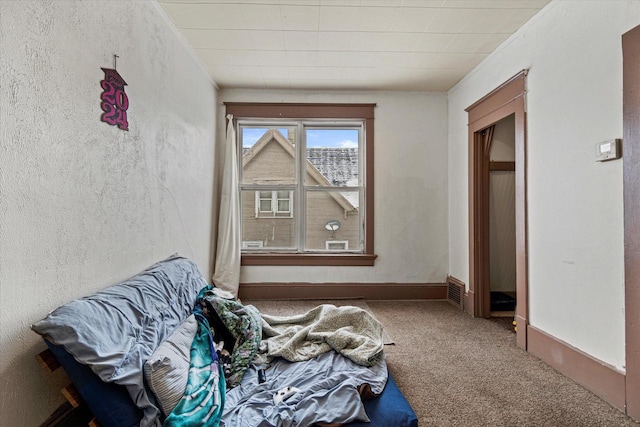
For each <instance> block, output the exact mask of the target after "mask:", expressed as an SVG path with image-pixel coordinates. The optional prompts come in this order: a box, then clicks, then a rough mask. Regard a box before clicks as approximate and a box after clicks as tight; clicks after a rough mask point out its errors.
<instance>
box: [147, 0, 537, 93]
mask: <svg viewBox="0 0 640 427" xmlns="http://www.w3.org/2000/svg"><path fill="white" fill-rule="evenodd" d="M158 1H159V3H160V5H161V6H162V8H163V9H164V10H165V11H166V12H167V14H168V16H169V18H170V19H171V20H172V21H173V23H174V24H175V26H176V27H177V28H178V29H179V30H180V31H182V32H183V34H184V35H185V37H186V38H187V40H188V41H189V43H190V44H191V46H192V47H193V48H194V50H195V51H196V52H197V54H198V55H200V57H201V58H202V61H203V62H204V64H205V65H206V66H207V68H208V69H209V72H210V73H211V76H212V77H213V79H214V80H215V81H216V83H217V84H218V85H219V86H220V87H222V88H229V87H233V88H273V89H327V90H328V89H369V90H428V91H446V90H448V89H450V88H451V87H452V86H453V85H454V84H455V83H457V82H458V81H459V80H460V79H461V78H462V77H464V76H465V75H466V74H467V73H468V72H469V71H471V69H473V67H475V66H476V65H477V64H478V63H480V61H482V60H483V59H484V58H485V57H486V56H487V55H488V54H489V53H490V52H492V51H493V50H494V49H495V48H496V47H498V46H499V45H500V44H501V43H502V42H503V41H505V40H506V39H507V38H508V37H509V36H510V35H511V34H513V33H514V32H515V31H516V30H517V29H518V28H520V27H521V26H522V25H523V24H524V23H525V22H527V21H528V20H529V19H530V18H531V17H532V16H533V15H535V14H536V13H537V12H538V11H539V10H540V9H542V7H544V6H545V5H546V4H547V3H549V0H239V1H233V0H158Z"/></svg>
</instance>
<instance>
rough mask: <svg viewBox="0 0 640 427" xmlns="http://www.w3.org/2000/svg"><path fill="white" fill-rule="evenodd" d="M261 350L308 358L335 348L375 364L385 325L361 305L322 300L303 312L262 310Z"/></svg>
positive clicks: (359, 361)
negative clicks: (275, 313)
mask: <svg viewBox="0 0 640 427" xmlns="http://www.w3.org/2000/svg"><path fill="white" fill-rule="evenodd" d="M262 320H263V323H262V335H263V340H262V342H261V343H260V352H261V353H263V354H266V355H267V356H268V357H269V359H270V360H271V359H273V358H275V357H282V358H284V359H286V360H288V361H290V362H300V361H304V360H309V359H311V358H314V357H316V356H318V355H319V354H322V353H326V352H327V351H329V350H332V349H333V350H335V351H337V352H338V353H340V354H342V355H343V356H345V357H348V358H349V359H351V360H352V361H353V362H355V363H357V364H359V365H363V366H373V365H375V364H376V363H377V362H378V361H379V360H380V358H381V357H382V349H383V338H382V325H381V324H380V322H378V321H377V320H376V319H375V318H374V317H373V316H372V315H371V314H369V313H368V312H367V311H366V310H363V309H361V308H359V307H353V306H344V307H336V306H334V305H331V304H323V305H320V306H318V307H316V308H313V309H311V310H309V311H308V312H306V313H304V314H299V315H294V316H270V315H268V314H262Z"/></svg>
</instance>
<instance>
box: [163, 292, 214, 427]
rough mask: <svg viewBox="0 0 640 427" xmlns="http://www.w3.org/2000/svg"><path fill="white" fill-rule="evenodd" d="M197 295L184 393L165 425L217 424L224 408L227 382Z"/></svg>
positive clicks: (173, 426) (170, 426)
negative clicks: (194, 333) (196, 320)
mask: <svg viewBox="0 0 640 427" xmlns="http://www.w3.org/2000/svg"><path fill="white" fill-rule="evenodd" d="M207 289H208V288H205V289H203V290H202V291H201V292H200V294H198V303H196V308H195V310H194V314H195V316H196V319H198V332H197V333H196V336H195V338H194V340H193V343H192V345H191V362H190V365H191V367H190V368H189V378H188V380H187V389H186V390H185V395H184V396H183V398H182V399H181V400H180V402H178V404H177V405H176V407H175V408H174V409H173V411H172V412H171V413H170V414H169V416H168V417H167V419H166V420H165V422H164V426H165V427H191V426H194V427H195V426H207V427H209V426H212V427H214V426H217V425H218V424H219V423H220V418H221V417H222V411H223V410H224V403H225V395H226V383H225V379H224V372H223V371H222V365H221V364H220V363H219V360H218V355H217V354H216V351H215V348H214V345H213V340H212V338H211V332H210V328H209V322H208V321H207V319H206V318H205V317H204V315H203V314H202V311H201V310H200V304H199V302H200V299H201V297H202V295H203V293H204V292H205V291H206V290H207Z"/></svg>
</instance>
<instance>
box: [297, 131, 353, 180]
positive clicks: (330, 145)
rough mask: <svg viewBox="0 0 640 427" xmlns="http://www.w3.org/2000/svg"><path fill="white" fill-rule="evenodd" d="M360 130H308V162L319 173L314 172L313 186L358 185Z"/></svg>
mask: <svg viewBox="0 0 640 427" xmlns="http://www.w3.org/2000/svg"><path fill="white" fill-rule="evenodd" d="M358 134H359V130H358V129H307V130H306V131H305V135H306V139H307V153H306V156H307V161H308V162H309V163H311V164H312V165H313V166H314V167H315V169H316V170H317V171H318V172H319V174H318V173H317V172H315V171H310V172H309V173H308V174H307V176H306V177H305V178H306V185H309V186H315V185H320V186H334V187H357V186H358V162H359V160H358V139H359V135H358Z"/></svg>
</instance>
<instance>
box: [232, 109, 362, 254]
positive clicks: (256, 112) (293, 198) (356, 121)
mask: <svg viewBox="0 0 640 427" xmlns="http://www.w3.org/2000/svg"><path fill="white" fill-rule="evenodd" d="M226 105H227V112H228V113H231V114H233V115H234V119H235V121H236V129H237V135H238V146H239V148H238V149H239V160H238V161H239V163H240V164H239V188H238V191H239V192H240V197H241V209H242V236H243V242H260V243H261V245H260V246H257V245H244V244H243V251H242V252H243V253H242V263H243V264H244V265H251V264H254V265H256V264H260V265H270V259H272V260H274V263H275V264H278V265H373V261H374V259H375V255H374V254H373V243H372V242H373V215H372V207H373V204H372V203H368V202H367V201H368V200H373V178H372V177H373V171H372V170H370V169H371V168H372V167H373V157H372V156H373V107H374V106H373V105H371V104H366V105H364V104H348V105H345V106H341V105H340V104H338V105H324V104H233V103H230V104H226ZM281 106H285V107H286V108H287V109H286V111H284V112H283V111H280V110H279V108H281ZM289 107H290V108H289ZM316 113H317V114H316ZM368 168H369V169H368ZM367 209H370V210H369V211H367ZM329 223H331V224H339V226H338V227H333V228H327V224H329ZM328 252H329V253H330V252H336V253H338V252H339V253H340V255H344V256H347V255H348V256H350V258H349V261H348V262H345V260H346V258H344V259H343V258H340V257H331V258H329V257H327V253H328ZM301 255H302V256H304V258H298V257H299V256H301ZM314 255H316V256H315V257H314Z"/></svg>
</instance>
